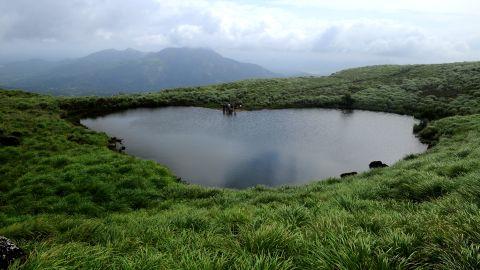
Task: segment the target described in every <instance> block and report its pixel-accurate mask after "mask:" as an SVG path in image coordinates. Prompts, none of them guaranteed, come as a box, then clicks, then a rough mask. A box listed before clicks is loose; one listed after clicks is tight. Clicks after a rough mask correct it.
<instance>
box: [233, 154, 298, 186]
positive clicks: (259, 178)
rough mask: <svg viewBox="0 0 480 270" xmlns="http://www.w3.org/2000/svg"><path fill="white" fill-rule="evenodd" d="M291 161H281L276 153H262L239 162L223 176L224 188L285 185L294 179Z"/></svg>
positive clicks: (292, 161) (294, 170)
mask: <svg viewBox="0 0 480 270" xmlns="http://www.w3.org/2000/svg"><path fill="white" fill-rule="evenodd" d="M296 174H297V171H296V166H295V161H294V160H293V159H289V160H282V157H281V156H280V154H279V153H278V152H276V151H267V152H262V153H260V154H258V155H255V156H253V157H252V158H250V159H247V160H243V161H239V162H238V164H236V166H234V167H232V168H231V169H230V171H228V172H227V174H226V176H225V185H224V186H225V187H230V188H246V187H251V186H255V185H257V184H259V183H261V184H262V185H267V186H278V185H282V184H287V183H288V181H290V180H291V179H296V178H297V177H296Z"/></svg>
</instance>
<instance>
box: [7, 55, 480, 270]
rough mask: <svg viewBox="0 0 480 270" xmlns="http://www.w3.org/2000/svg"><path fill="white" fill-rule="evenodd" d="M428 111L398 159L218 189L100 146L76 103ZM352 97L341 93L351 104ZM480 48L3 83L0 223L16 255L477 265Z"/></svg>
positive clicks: (58, 265)
mask: <svg viewBox="0 0 480 270" xmlns="http://www.w3.org/2000/svg"><path fill="white" fill-rule="evenodd" d="M346 94H350V95H351V97H352V98H353V100H354V102H353V104H352V108H357V109H370V110H380V111H391V112H397V113H405V114H413V115H416V116H418V117H423V118H426V119H429V120H435V121H430V122H429V124H428V126H427V127H426V128H424V129H422V130H421V131H420V136H422V138H423V139H424V140H426V141H428V142H430V143H431V144H432V145H434V147H433V148H430V149H429V150H428V151H427V152H426V153H424V154H420V155H410V156H407V157H406V158H405V159H404V160H402V161H400V162H398V163H396V164H395V165H393V166H392V167H389V168H385V169H376V170H371V171H368V172H365V173H362V174H360V175H357V176H353V177H349V178H347V179H345V180H343V179H333V178H332V179H327V180H324V181H317V182H313V183H311V184H309V185H305V186H301V187H280V188H268V187H261V186H259V187H253V188H250V189H247V190H228V189H209V188H204V187H200V186H196V185H186V184H183V183H178V182H177V181H176V177H175V176H174V175H172V173H171V172H170V171H169V170H168V169H167V168H165V167H163V166H161V165H159V164H156V163H154V162H151V161H145V160H141V159H138V158H135V157H131V156H128V155H125V154H121V153H117V152H113V151H111V150H109V149H108V148H107V144H108V137H107V136H106V135H105V134H101V133H95V132H93V131H89V130H87V129H85V128H83V127H82V126H79V125H77V124H75V123H76V121H77V120H78V119H79V117H81V116H85V115H93V114H99V113H107V112H110V111H116V110H121V109H126V108H133V107H142V106H163V105H198V106H208V107H213V106H218V104H220V103H221V102H223V101H226V100H229V99H236V100H241V101H242V102H243V103H244V105H245V107H246V108H247V109H257V108H281V107H311V106H312V107H317V106H318V107H342V106H343V105H345V103H344V100H345V98H344V97H345V95H346ZM342 104H343V105H342ZM479 105H480V63H458V64H448V65H431V66H378V67H367V68H360V69H352V70H347V71H343V72H339V73H337V74H334V75H332V76H330V77H324V78H291V79H273V80H251V81H243V82H236V83H230V84H224V85H216V86H209V87H202V88H191V89H179V90H169V91H165V92H160V93H152V94H142V95H122V96H115V97H110V98H97V97H79V98H59V97H49V96H43V95H36V94H30V93H25V92H21V91H0V129H1V130H2V131H3V132H4V133H5V134H11V133H14V132H19V133H21V136H20V137H21V145H20V146H17V147H0V164H1V165H0V235H5V236H7V237H9V238H11V239H13V240H14V241H16V242H17V243H18V244H19V245H20V246H22V247H23V248H25V249H26V250H27V251H28V252H29V254H30V255H29V257H28V259H27V260H26V262H25V263H24V264H22V265H19V264H17V265H14V266H13V267H12V268H13V269H413V268H420V269H478V268H480V255H479V254H480V253H479V251H480V209H479V206H480V181H479V179H480V114H477V113H480V111H479V110H480V106H479Z"/></svg>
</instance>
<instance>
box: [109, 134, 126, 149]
mask: <svg viewBox="0 0 480 270" xmlns="http://www.w3.org/2000/svg"><path fill="white" fill-rule="evenodd" d="M108 148H109V149H110V150H113V151H117V152H123V151H124V150H125V146H124V145H123V143H122V139H119V138H117V137H111V138H110V139H109V140H108Z"/></svg>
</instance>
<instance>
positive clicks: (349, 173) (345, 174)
mask: <svg viewBox="0 0 480 270" xmlns="http://www.w3.org/2000/svg"><path fill="white" fill-rule="evenodd" d="M356 174H357V172H347V173H342V174H340V177H341V178H344V177H347V176H352V175H356Z"/></svg>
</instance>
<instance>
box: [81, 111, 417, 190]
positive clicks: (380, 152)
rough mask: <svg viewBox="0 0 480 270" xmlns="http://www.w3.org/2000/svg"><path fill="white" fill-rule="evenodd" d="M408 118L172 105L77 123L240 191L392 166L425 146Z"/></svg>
mask: <svg viewBox="0 0 480 270" xmlns="http://www.w3.org/2000/svg"><path fill="white" fill-rule="evenodd" d="M414 121H415V120H414V119H413V118H412V117H408V116H400V115H395V114H387V113H378V112H367V111H349V112H343V111H340V110H326V109H288V110H262V111H254V112H237V113H236V115H235V116H225V115H223V114H222V111H220V112H219V111H218V110H211V109H204V108H192V107H171V108H160V109H136V110H130V111H126V112H123V113H116V114H111V115H108V116H105V117H100V118H96V119H85V120H82V123H83V124H84V125H86V126H88V127H90V128H92V129H94V130H97V131H105V132H107V133H108V134H109V135H110V136H116V137H120V138H122V139H124V144H125V145H126V147H127V152H128V153H130V154H132V155H136V156H139V157H142V158H147V159H153V160H156V161H158V162H159V163H162V164H165V165H167V166H168V167H169V168H171V169H172V170H173V171H174V172H175V173H176V174H177V175H178V176H180V177H182V178H183V179H184V180H186V181H189V182H193V183H198V184H202V185H207V186H216V187H234V188H245V187H250V186H255V185H257V184H263V185H268V186H278V185H284V184H300V183H306V182H308V181H311V180H312V179H322V178H326V177H330V176H338V175H339V174H340V173H343V172H347V171H363V170H367V169H368V163H369V162H370V161H372V160H382V161H384V162H386V163H388V164H391V163H393V162H395V161H397V160H398V159H400V158H402V157H404V156H405V155H407V154H410V153H418V152H422V151H424V150H425V149H426V147H425V146H424V145H422V144H421V143H420V142H419V141H418V140H417V139H416V138H415V137H414V136H413V134H412V126H413V124H414Z"/></svg>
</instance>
